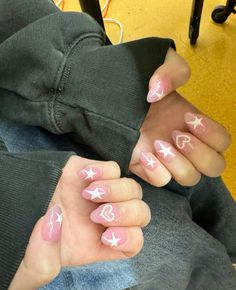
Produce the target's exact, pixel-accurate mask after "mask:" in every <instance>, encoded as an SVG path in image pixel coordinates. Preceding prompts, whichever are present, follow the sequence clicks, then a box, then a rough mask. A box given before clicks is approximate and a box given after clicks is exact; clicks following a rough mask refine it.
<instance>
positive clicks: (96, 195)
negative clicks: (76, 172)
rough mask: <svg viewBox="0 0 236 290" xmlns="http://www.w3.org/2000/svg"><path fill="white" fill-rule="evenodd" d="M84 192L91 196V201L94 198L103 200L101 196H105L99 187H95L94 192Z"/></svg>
mask: <svg viewBox="0 0 236 290" xmlns="http://www.w3.org/2000/svg"><path fill="white" fill-rule="evenodd" d="M85 191H86V192H88V193H89V194H91V199H92V200H93V199H95V198H99V199H103V198H102V197H101V195H103V194H105V193H106V191H105V190H104V189H103V188H100V187H96V188H95V189H94V190H85Z"/></svg>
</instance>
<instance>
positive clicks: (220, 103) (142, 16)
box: [60, 0, 236, 199]
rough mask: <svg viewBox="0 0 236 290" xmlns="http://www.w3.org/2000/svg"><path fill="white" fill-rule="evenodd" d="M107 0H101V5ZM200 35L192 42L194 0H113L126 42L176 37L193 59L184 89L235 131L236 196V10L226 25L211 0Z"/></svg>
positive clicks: (115, 33)
mask: <svg viewBox="0 0 236 290" xmlns="http://www.w3.org/2000/svg"><path fill="white" fill-rule="evenodd" d="M105 2H106V0H100V4H101V7H102V6H103V5H104V4H105ZM204 2H205V3H204V7H203V13H202V19H201V27H200V36H199V38H198V41H197V44H196V45H195V46H190V44H189V39H188V25H189V18H190V12H191V7H192V1H189V0H181V1H173V0H165V1H163V0H155V1H154V0H145V1H143V0H112V1H110V4H109V9H108V10H107V11H104V13H107V14H106V17H109V18H115V19H117V20H119V21H120V22H121V23H122V25H123V27H124V35H123V41H129V40H134V39H137V38H143V37H149V36H159V37H170V38H173V39H174V41H175V43H176V47H177V51H178V53H179V54H180V55H182V56H183V57H184V58H185V59H186V60H187V62H188V63H189V65H190V67H191V71H192V75H191V79H190V81H189V82H188V84H187V85H185V86H184V87H183V88H181V89H179V90H178V91H179V92H180V93H181V94H182V95H183V96H184V97H186V98H187V99H188V100H189V101H190V102H192V103H193V104H194V105H196V106H197V107H198V108H200V110H202V111H204V112H205V113H206V114H208V115H209V116H210V117H212V118H213V119H215V120H217V121H218V122H220V123H222V124H223V125H224V126H225V127H226V128H227V129H228V130H229V131H230V133H231V135H232V145H231V147H230V149H229V150H228V151H227V152H226V154H225V158H226V160H227V168H226V170H225V173H224V174H223V179H224V181H225V183H226V185H227V186H228V188H229V189H230V191H231V192H232V194H233V196H234V198H235V199H236V15H231V16H229V18H228V20H227V21H226V22H225V23H224V24H216V23H214V22H213V21H212V20H211V13H212V11H213V10H214V8H215V6H216V5H218V4H225V2H221V3H219V2H217V1H213V0H205V1H204ZM60 7H61V8H62V9H63V10H65V11H80V6H79V2H78V0H64V1H62V2H61V3H60ZM105 26H106V31H107V34H108V36H109V37H110V39H111V41H112V42H113V43H114V44H115V43H118V41H119V37H120V29H119V26H117V25H115V24H113V23H106V24H105Z"/></svg>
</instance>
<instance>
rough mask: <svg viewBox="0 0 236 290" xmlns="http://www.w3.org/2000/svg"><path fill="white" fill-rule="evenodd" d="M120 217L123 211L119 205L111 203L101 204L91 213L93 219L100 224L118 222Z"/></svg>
mask: <svg viewBox="0 0 236 290" xmlns="http://www.w3.org/2000/svg"><path fill="white" fill-rule="evenodd" d="M120 217H121V212H120V209H119V207H118V206H117V205H114V204H109V203H107V204H103V205H101V206H99V207H98V208H97V209H96V210H95V211H93V212H92V213H91V214H90V218H91V220H92V221H93V222H95V223H99V224H104V223H112V222H116V221H118V220H119V219H120Z"/></svg>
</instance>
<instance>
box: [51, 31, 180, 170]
mask: <svg viewBox="0 0 236 290" xmlns="http://www.w3.org/2000/svg"><path fill="white" fill-rule="evenodd" d="M170 46H172V47H173V48H174V47H175V46H174V43H173V41H172V40H170V39H163V38H146V39H141V40H136V41H132V42H128V43H124V44H121V45H110V46H102V43H101V39H99V38H98V37H96V36H92V35H90V37H88V38H83V39H82V40H80V41H79V42H78V43H77V44H76V45H75V46H74V47H73V49H72V50H71V51H70V53H69V58H68V60H67V62H66V65H65V67H64V76H65V78H64V79H63V81H62V82H61V84H60V86H61V87H60V92H59V93H58V95H57V97H56V103H55V107H54V113H55V122H56V125H57V129H58V132H60V133H63V132H76V133H77V134H73V136H76V137H74V140H75V141H77V142H82V143H85V144H87V145H89V146H90V147H91V148H92V149H93V150H94V151H96V152H97V153H98V154H99V155H100V156H102V158H104V159H105V160H115V161H117V162H118V163H119V165H120V166H121V169H122V170H123V172H126V173H128V168H129V163H130V159H131V156H132V152H133V149H134V147H135V145H136V143H137V141H138V139H139V136H140V131H139V130H140V128H141V126H142V124H143V121H144V119H145V116H146V114H147V112H148V109H149V106H150V104H148V103H147V101H146V96H147V93H148V83H149V80H150V78H151V76H152V74H153V73H154V71H155V70H156V69H157V68H158V67H159V66H160V65H162V64H163V62H164V60H165V56H166V53H167V50H168V48H169V47H170Z"/></svg>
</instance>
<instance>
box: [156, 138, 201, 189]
mask: <svg viewBox="0 0 236 290" xmlns="http://www.w3.org/2000/svg"><path fill="white" fill-rule="evenodd" d="M154 148H155V152H156V155H157V157H158V159H159V160H160V161H161V162H162V163H163V164H164V166H165V167H166V168H167V169H168V170H169V171H170V173H171V174H172V176H173V177H174V179H175V180H176V181H177V182H178V183H179V184H181V185H184V186H192V185H195V184H196V183H198V182H199V180H200V178H201V174H200V173H199V172H198V170H196V168H195V167H194V166H193V164H192V163H191V162H190V161H188V160H187V159H186V158H185V157H184V156H183V155H182V154H181V153H180V152H178V151H177V150H176V149H175V148H174V147H173V146H172V145H171V144H170V143H168V142H164V141H162V140H156V141H155V142H154Z"/></svg>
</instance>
